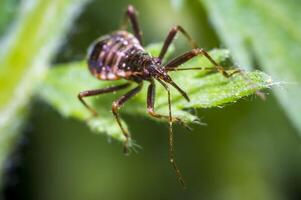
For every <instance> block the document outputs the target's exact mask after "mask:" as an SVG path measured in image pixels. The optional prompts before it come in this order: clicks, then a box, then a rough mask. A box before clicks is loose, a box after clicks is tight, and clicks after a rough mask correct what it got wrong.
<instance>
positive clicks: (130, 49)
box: [78, 5, 239, 186]
mask: <svg viewBox="0 0 301 200" xmlns="http://www.w3.org/2000/svg"><path fill="white" fill-rule="evenodd" d="M128 20H129V21H130V22H131V24H132V28H133V32H134V34H131V33H129V32H127V31H125V30H120V31H116V32H114V33H112V34H110V35H106V36H103V37H101V38H99V39H98V40H96V41H95V42H94V43H93V44H92V45H91V47H90V48H89V52H88V67H89V70H90V72H91V73H92V75H93V76H95V77H96V78H98V79H100V80H118V79H125V80H129V81H130V82H136V83H137V84H138V85H137V86H136V87H135V88H133V89H131V90H130V91H128V92H127V93H126V94H124V95H123V96H121V97H120V98H119V99H117V100H115V101H114V102H113V103H112V113H113V114H114V117H115V119H116V121H117V123H118V125H119V127H120V129H121V131H122V133H123V135H124V137H125V142H124V151H125V152H127V151H128V147H129V146H130V145H131V144H130V142H131V137H130V134H129V132H128V131H127V130H126V129H125V128H124V127H123V125H122V123H121V120H120V115H119V112H118V110H119V108H120V107H121V106H122V105H123V104H124V103H125V102H126V101H128V100H129V99H130V98H131V97H133V96H135V95H136V94H137V93H138V92H140V90H141V88H142V86H143V82H144V81H148V82H149V86H148V91H147V112H148V114H149V115H151V116H152V117H155V118H159V119H166V120H168V121H169V153H170V162H171V164H172V166H173V167H174V169H175V171H176V174H177V177H178V180H179V181H180V182H181V184H182V185H183V186H184V181H183V179H182V175H181V173H180V170H179V169H178V167H177V165H176V163H175V158H174V152H173V131H172V123H173V122H178V123H181V124H183V125H185V124H184V123H183V122H182V121H181V119H179V118H176V117H173V116H172V112H171V97H170V96H171V95H170V90H169V85H171V86H173V87H174V88H176V89H177V90H178V91H179V92H180V93H181V95H182V96H183V97H184V98H186V100H187V101H189V98H188V95H187V94H186V93H185V92H184V91H183V90H182V89H181V88H180V87H179V86H178V85H177V84H176V83H174V82H173V80H172V79H171V78H170V76H169V75H168V73H169V72H172V71H181V70H204V69H206V68H203V67H196V68H178V67H179V66H181V64H183V63H185V62H187V61H188V60H190V59H192V58H193V57H195V56H198V55H202V56H205V57H206V58H207V59H208V60H209V61H210V62H211V63H212V64H213V65H214V67H213V68H209V69H207V70H212V71H218V72H220V73H222V74H223V75H224V76H225V77H230V76H232V75H233V74H235V73H237V72H239V70H236V71H233V72H232V73H228V72H226V71H225V70H224V68H223V67H221V66H219V65H218V64H217V63H216V62H215V61H214V60H213V59H212V58H211V57H210V55H208V53H207V52H206V51H204V50H203V49H200V48H197V46H196V43H195V42H194V41H193V40H192V39H191V37H190V36H189V35H188V33H187V32H186V31H185V30H184V29H183V28H182V27H181V26H174V27H172V29H171V30H170V32H169V34H168V36H167V37H166V39H165V42H164V44H163V47H162V49H161V52H160V55H159V56H158V57H152V56H151V55H150V54H149V53H147V52H146V51H145V50H144V48H143V47H142V41H141V40H142V34H141V31H140V29H139V25H138V21H137V17H136V11H135V9H134V7H133V6H131V5H130V6H128V9H127V11H126V14H125V22H126V24H127V22H128ZM178 32H180V33H182V34H183V35H184V36H185V37H186V39H187V40H188V42H189V43H190V45H191V47H192V50H190V51H187V52H186V53H184V54H182V55H180V56H178V57H176V58H174V59H172V60H171V61H169V62H167V63H166V64H164V65H163V64H162V63H161V61H162V60H163V58H164V56H165V54H166V52H167V50H168V48H169V46H170V44H171V43H172V42H173V40H174V38H175V36H176V34H177V33H178ZM155 81H158V82H159V83H160V84H161V85H162V86H163V87H164V88H165V89H166V91H167V95H168V107H169V113H168V115H162V114H158V113H157V112H156V111H155V87H156V85H155ZM130 82H128V83H125V84H122V85H118V86H113V87H108V88H102V89H94V90H86V91H83V92H80V93H79V94H78V98H79V100H80V101H81V102H82V103H83V105H84V106H85V107H86V108H87V109H89V110H90V111H91V112H92V114H93V115H96V114H97V113H96V111H95V110H94V109H93V108H92V107H90V106H89V105H88V104H87V103H86V102H85V101H84V99H83V98H85V97H89V96H95V95H100V94H105V93H110V92H115V91H118V90H121V89H124V88H127V87H128V86H129V85H130Z"/></svg>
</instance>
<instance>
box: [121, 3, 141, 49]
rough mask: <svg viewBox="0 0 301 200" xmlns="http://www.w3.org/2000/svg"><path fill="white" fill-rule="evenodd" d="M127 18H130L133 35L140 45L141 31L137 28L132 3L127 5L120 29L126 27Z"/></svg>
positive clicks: (136, 19)
mask: <svg viewBox="0 0 301 200" xmlns="http://www.w3.org/2000/svg"><path fill="white" fill-rule="evenodd" d="M128 20H130V23H131V24H132V28H133V31H134V35H135V37H136V38H137V39H138V40H139V42H140V44H141V45H142V32H141V30H140V28H139V23H138V18H137V11H136V10H135V8H134V6H132V5H129V6H128V7H127V10H126V12H125V16H124V20H123V24H122V27H121V29H126V28H127V24H128Z"/></svg>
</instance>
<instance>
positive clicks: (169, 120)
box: [157, 79, 187, 188]
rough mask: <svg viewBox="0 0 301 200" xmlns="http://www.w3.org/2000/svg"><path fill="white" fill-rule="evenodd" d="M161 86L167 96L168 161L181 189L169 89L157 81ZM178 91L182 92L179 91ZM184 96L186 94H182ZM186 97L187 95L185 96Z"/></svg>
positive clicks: (184, 186)
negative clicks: (175, 154)
mask: <svg viewBox="0 0 301 200" xmlns="http://www.w3.org/2000/svg"><path fill="white" fill-rule="evenodd" d="M157 80H158V81H159V82H160V83H161V85H163V87H164V88H165V89H166V91H167V96H168V116H169V119H168V123H169V161H170V163H171V165H172V167H173V168H174V170H175V172H176V175H177V178H178V181H179V182H180V184H181V185H182V187H183V188H186V185H185V181H184V179H183V177H182V173H181V171H180V169H179V168H178V166H177V163H176V159H175V156H174V147H173V145H174V143H173V130H172V125H173V124H172V121H173V118H172V114H171V99H170V89H169V87H168V86H167V85H166V84H165V83H164V82H163V81H162V80H160V79H157ZM179 89H180V88H179ZM180 91H182V90H181V89H180ZM184 94H186V93H185V92H184ZM186 96H187V95H186Z"/></svg>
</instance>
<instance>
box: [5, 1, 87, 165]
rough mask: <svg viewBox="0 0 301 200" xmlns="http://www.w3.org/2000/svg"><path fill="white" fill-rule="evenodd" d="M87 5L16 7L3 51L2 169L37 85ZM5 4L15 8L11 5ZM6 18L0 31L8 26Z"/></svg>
mask: <svg viewBox="0 0 301 200" xmlns="http://www.w3.org/2000/svg"><path fill="white" fill-rule="evenodd" d="M12 2H15V1H12ZM83 3H84V1H78V0H75V1H71V0H62V1H60V0H54V1H42V0H31V1H23V2H22V3H21V5H20V8H19V7H17V6H16V5H17V4H14V5H15V6H16V8H15V9H20V10H19V13H18V14H19V15H18V16H16V21H15V22H14V23H13V26H12V27H11V30H10V31H9V32H8V33H7V35H6V36H5V37H4V38H3V39H2V41H1V42H2V43H1V49H0V51H1V52H0V90H1V96H0V132H1V138H0V168H2V167H3V162H4V160H5V159H6V156H7V155H8V153H9V152H10V150H11V148H12V147H14V144H15V142H16V138H17V137H18V129H19V128H20V125H22V123H23V121H24V116H25V115H26V113H27V111H28V102H29V99H30V97H31V96H32V94H33V92H34V89H35V88H36V85H37V82H38V81H39V80H40V79H41V78H43V75H44V73H45V72H46V70H47V66H48V63H49V60H50V59H51V58H52V56H53V55H54V54H55V50H56V49H57V47H58V45H59V44H60V43H61V40H62V37H63V35H64V34H65V32H66V31H67V29H68V27H69V26H70V25H71V22H72V19H73V18H74V17H75V16H76V15H77V14H78V12H79V8H80V7H81V5H83ZM5 5H7V6H8V7H11V6H10V5H11V4H10V3H7V4H5ZM5 8H7V7H6V6H5ZM3 9H4V8H3ZM7 15H9V14H6V15H5V16H7ZM6 19H7V18H5V20H4V21H2V22H1V24H0V26H1V27H0V31H1V29H2V28H3V27H4V26H6V25H7V24H8V20H6ZM6 28H7V27H6Z"/></svg>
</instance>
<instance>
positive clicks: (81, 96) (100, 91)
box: [77, 83, 130, 116]
mask: <svg viewBox="0 0 301 200" xmlns="http://www.w3.org/2000/svg"><path fill="white" fill-rule="evenodd" d="M129 85H130V83H125V84H123V85H119V86H114V87H108V88H102V89H97V90H86V91H82V92H80V93H79V94H78V95H77V97H78V99H79V100H80V102H81V103H82V104H83V105H84V106H85V107H86V108H87V109H88V110H89V111H90V112H91V113H92V115H93V116H96V115H97V112H96V111H95V110H94V109H93V108H92V107H91V106H89V105H88V104H87V103H86V102H85V101H84V97H90V96H96V95H100V94H105V93H110V92H115V91H118V90H121V89H124V88H127V87H128V86H129Z"/></svg>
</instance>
